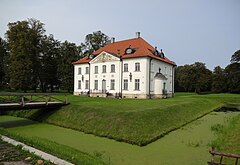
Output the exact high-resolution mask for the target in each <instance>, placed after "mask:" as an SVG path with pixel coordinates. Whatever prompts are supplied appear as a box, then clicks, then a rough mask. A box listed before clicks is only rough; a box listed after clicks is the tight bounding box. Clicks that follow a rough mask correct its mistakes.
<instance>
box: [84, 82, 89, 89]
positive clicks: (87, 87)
mask: <svg viewBox="0 0 240 165" xmlns="http://www.w3.org/2000/svg"><path fill="white" fill-rule="evenodd" d="M85 89H89V80H85Z"/></svg>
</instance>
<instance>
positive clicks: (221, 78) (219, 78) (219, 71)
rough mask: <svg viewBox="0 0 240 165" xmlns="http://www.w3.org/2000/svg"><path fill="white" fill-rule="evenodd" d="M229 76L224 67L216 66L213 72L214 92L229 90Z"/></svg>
mask: <svg viewBox="0 0 240 165" xmlns="http://www.w3.org/2000/svg"><path fill="white" fill-rule="evenodd" d="M227 88H228V87H227V77H226V73H225V71H224V69H223V68H221V67H220V66H216V67H215V68H214V70H213V74H212V92H214V93H224V92H227V90H228V89H227Z"/></svg>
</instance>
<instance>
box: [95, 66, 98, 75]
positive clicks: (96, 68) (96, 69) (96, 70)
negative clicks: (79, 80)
mask: <svg viewBox="0 0 240 165" xmlns="http://www.w3.org/2000/svg"><path fill="white" fill-rule="evenodd" d="M94 73H95V74H97V73H98V66H95V71H94Z"/></svg>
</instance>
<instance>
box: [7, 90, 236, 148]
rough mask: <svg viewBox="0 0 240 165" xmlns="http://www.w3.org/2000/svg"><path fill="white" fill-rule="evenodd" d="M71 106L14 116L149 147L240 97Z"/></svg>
mask: <svg viewBox="0 0 240 165" xmlns="http://www.w3.org/2000/svg"><path fill="white" fill-rule="evenodd" d="M68 99H69V102H70V105H68V106H65V107H62V108H61V109H57V110H45V109H42V110H23V111H17V112H9V113H8V114H10V115H15V116H20V117H26V118H30V119H33V120H38V121H43V122H47V123H51V124H55V125H59V126H63V127H67V128H71V129H76V130H80V131H83V132H85V133H90V134H94V135H97V136H103V137H108V138H112V139H115V140H118V141H125V142H128V143H131V144H137V145H140V146H142V145H146V144H148V143H150V142H153V141H155V140H157V139H158V138H160V137H162V136H164V135H166V134H167V133H169V132H171V131H173V130H175V129H177V128H179V127H181V126H183V125H185V124H187V123H189V122H191V121H193V120H196V119H197V118H199V117H201V116H203V115H205V114H207V113H209V112H211V111H212V110H214V109H216V108H218V107H220V106H222V105H224V104H229V103H240V95H234V94H218V95H214V94H213V95H195V94H192V93H190V94H188V93H180V94H177V96H176V97H175V98H171V99H156V100H139V99H121V100H120V99H107V98H89V97H79V96H72V95H70V96H69V97H68Z"/></svg>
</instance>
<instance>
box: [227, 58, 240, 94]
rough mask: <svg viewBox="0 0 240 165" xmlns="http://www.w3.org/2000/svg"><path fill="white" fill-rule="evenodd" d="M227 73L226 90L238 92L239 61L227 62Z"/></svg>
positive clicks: (239, 85)
mask: <svg viewBox="0 0 240 165" xmlns="http://www.w3.org/2000/svg"><path fill="white" fill-rule="evenodd" d="M225 72H226V74H227V85H228V91H229V92H231V93H240V63H236V62H235V63H232V64H229V65H228V66H227V67H226V68H225Z"/></svg>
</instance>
